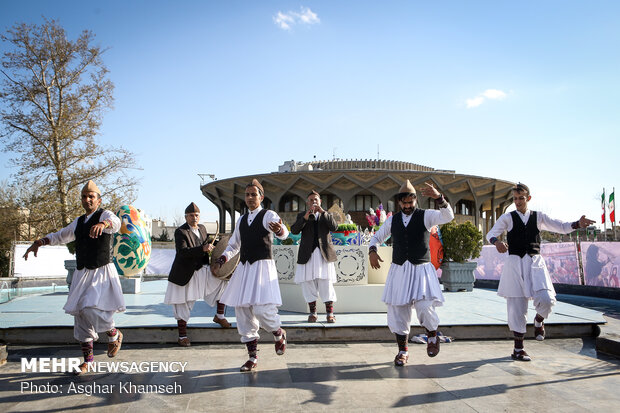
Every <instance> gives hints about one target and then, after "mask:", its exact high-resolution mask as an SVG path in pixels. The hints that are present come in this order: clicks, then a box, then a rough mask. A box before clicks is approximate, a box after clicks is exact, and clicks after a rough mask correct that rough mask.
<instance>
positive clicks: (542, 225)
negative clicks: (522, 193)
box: [487, 209, 574, 242]
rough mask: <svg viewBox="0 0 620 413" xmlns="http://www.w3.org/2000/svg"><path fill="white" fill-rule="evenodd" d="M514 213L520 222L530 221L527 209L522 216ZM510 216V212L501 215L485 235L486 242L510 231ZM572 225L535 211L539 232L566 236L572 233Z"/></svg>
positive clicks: (519, 213)
mask: <svg viewBox="0 0 620 413" xmlns="http://www.w3.org/2000/svg"><path fill="white" fill-rule="evenodd" d="M515 212H516V213H517V215H519V218H521V221H523V223H524V224H527V221H528V220H529V219H530V213H531V211H530V210H529V209H528V210H527V211H525V213H524V214H523V213H521V212H519V211H515ZM510 214H511V213H510V212H507V213H505V214H502V215H501V216H500V217H499V218H498V219H497V221H495V225H493V228H491V230H490V231H489V232H488V233H487V241H489V242H490V241H491V238H493V237H495V238H498V237H499V236H500V235H502V234H503V233H504V231H506V232H510V231H512V216H511V215H510ZM572 224H573V223H572V222H564V221H560V220H559V219H553V218H549V216H548V215H547V214H545V213H544V212H540V211H536V226H537V227H538V229H539V230H544V231H550V232H557V233H559V234H568V233H570V232H573V231H574V229H573V227H572Z"/></svg>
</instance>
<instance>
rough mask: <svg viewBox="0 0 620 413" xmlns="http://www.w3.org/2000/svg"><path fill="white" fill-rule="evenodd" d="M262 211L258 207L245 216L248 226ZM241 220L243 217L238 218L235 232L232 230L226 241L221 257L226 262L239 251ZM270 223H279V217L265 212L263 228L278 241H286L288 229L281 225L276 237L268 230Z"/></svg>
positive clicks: (268, 211)
mask: <svg viewBox="0 0 620 413" xmlns="http://www.w3.org/2000/svg"><path fill="white" fill-rule="evenodd" d="M262 209H263V207H262V206H259V207H258V208H256V209H255V210H253V211H250V212H248V214H247V215H248V225H250V224H252V222H253V221H254V218H256V215H257V214H258V213H259V212H260V211H261V210H262ZM242 219H243V216H241V218H239V219H238V220H237V223H236V224H235V230H234V232H233V234H232V236H231V237H230V240H229V241H228V246H227V247H226V249H225V250H224V252H223V253H222V255H224V256H225V257H226V259H227V260H229V259H231V258H232V257H234V256H235V255H237V253H238V252H239V250H240V249H241V233H240V231H239V224H240V223H241V220H242ZM270 222H280V216H279V215H278V214H277V213H275V212H274V211H272V210H267V212H265V216H264V217H263V227H264V228H265V229H266V230H267V231H269V232H270V233H272V234H273V235H274V236H275V237H276V238H278V239H282V240H283V239H286V238H287V237H288V229H287V228H286V225H284V224H282V234H280V235H277V234H275V233H274V232H273V231H272V230H271V229H269V223H270Z"/></svg>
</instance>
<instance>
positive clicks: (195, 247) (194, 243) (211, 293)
mask: <svg viewBox="0 0 620 413" xmlns="http://www.w3.org/2000/svg"><path fill="white" fill-rule="evenodd" d="M199 222H200V209H199V208H198V205H196V204H195V203H193V202H192V203H191V204H189V205H188V206H187V208H185V224H183V225H181V226H180V227H179V228H177V229H176V230H175V231H174V243H175V247H176V255H175V257H174V261H173V263H172V268H171V269H170V274H169V276H168V286H167V288H166V295H165V297H164V304H170V305H172V309H173V311H174V318H175V319H176V320H177V326H178V330H179V339H178V340H177V343H178V344H179V345H180V346H181V347H189V346H190V345H191V342H190V340H189V337H187V322H188V321H189V318H190V313H191V311H192V309H193V308H194V304H195V303H196V301H197V300H202V299H204V300H205V301H206V302H207V304H209V305H210V306H211V307H216V314H215V316H214V317H213V322H214V323H216V324H219V325H220V326H221V327H223V328H230V323H229V322H228V321H227V320H226V318H225V317H224V311H225V306H224V304H222V303H220V302H219V299H220V297H221V296H222V294H223V293H224V290H225V289H226V284H227V283H228V282H227V281H225V280H220V279H218V278H216V277H214V276H213V274H211V271H209V252H210V251H212V250H213V245H211V244H209V243H208V242H207V229H206V228H205V227H204V225H201V224H199Z"/></svg>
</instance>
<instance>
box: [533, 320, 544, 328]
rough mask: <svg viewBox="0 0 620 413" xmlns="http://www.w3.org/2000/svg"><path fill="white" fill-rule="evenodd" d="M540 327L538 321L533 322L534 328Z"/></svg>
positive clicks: (540, 324)
mask: <svg viewBox="0 0 620 413" xmlns="http://www.w3.org/2000/svg"><path fill="white" fill-rule="evenodd" d="M542 325H543V323H542V321H541V322H538V321H536V320H534V327H542Z"/></svg>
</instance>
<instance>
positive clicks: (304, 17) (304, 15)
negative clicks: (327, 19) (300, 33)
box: [299, 7, 321, 24]
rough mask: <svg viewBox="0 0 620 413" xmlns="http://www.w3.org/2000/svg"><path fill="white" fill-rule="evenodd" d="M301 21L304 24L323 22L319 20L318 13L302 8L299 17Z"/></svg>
mask: <svg viewBox="0 0 620 413" xmlns="http://www.w3.org/2000/svg"><path fill="white" fill-rule="evenodd" d="M299 19H300V20H301V21H302V22H303V23H304V24H317V23H320V22H321V20H319V18H318V17H317V15H316V13H314V12H312V10H310V9H309V8H307V7H302V8H301V14H300V15H299Z"/></svg>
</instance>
